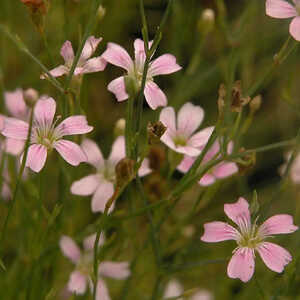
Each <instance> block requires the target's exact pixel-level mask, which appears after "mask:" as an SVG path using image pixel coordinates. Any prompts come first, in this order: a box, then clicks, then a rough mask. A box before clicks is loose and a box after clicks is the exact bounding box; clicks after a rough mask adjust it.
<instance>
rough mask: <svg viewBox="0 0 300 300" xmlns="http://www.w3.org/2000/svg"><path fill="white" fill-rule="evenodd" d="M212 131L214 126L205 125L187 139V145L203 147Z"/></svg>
mask: <svg viewBox="0 0 300 300" xmlns="http://www.w3.org/2000/svg"><path fill="white" fill-rule="evenodd" d="M213 131H214V127H213V126H211V127H206V128H204V129H202V130H200V131H199V132H197V133H195V134H193V135H192V136H191V137H190V139H189V140H188V145H189V146H191V147H196V148H200V149H202V148H204V147H205V145H206V144H207V142H208V140H209V138H210V136H211V134H212V133H213Z"/></svg>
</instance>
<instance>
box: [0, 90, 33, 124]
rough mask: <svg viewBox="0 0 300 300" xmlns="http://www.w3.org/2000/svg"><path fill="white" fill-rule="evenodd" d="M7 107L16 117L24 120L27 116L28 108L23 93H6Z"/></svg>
mask: <svg viewBox="0 0 300 300" xmlns="http://www.w3.org/2000/svg"><path fill="white" fill-rule="evenodd" d="M4 99H5V106H6V108H7V110H8V111H9V113H10V114H11V115H12V116H13V117H15V118H20V119H24V118H25V117H26V115H27V112H28V110H27V106H26V103H25V101H24V98H23V91H22V90H21V89H16V90H15V91H14V92H6V93H4Z"/></svg>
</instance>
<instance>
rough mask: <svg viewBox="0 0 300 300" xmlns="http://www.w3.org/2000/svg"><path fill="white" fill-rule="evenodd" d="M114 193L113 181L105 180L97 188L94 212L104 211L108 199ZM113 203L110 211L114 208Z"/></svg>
mask: <svg viewBox="0 0 300 300" xmlns="http://www.w3.org/2000/svg"><path fill="white" fill-rule="evenodd" d="M113 194H114V185H113V184H112V183H111V182H108V181H104V182H103V183H102V184H101V185H100V186H99V187H98V189H97V190H96V192H95V194H94V196H93V198H92V212H94V213H95V212H100V211H101V212H104V210H105V205H106V203H107V201H108V200H109V199H110V198H111V196H112V195H113ZM113 208H114V207H113V205H112V206H111V207H110V209H109V212H111V211H112V210H113Z"/></svg>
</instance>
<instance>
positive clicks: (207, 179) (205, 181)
mask: <svg viewBox="0 0 300 300" xmlns="http://www.w3.org/2000/svg"><path fill="white" fill-rule="evenodd" d="M215 182H216V178H215V176H213V175H211V174H205V175H204V176H203V177H202V178H201V179H200V180H199V181H198V183H199V184H200V185H202V186H209V185H211V184H213V183H215Z"/></svg>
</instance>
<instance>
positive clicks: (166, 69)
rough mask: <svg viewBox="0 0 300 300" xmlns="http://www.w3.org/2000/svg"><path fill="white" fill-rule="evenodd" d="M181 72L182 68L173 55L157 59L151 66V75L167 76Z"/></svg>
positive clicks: (165, 55)
mask: <svg viewBox="0 0 300 300" xmlns="http://www.w3.org/2000/svg"><path fill="white" fill-rule="evenodd" d="M179 70H181V67H180V66H179V65H178V64H177V63H176V57H175V56H174V55H171V54H164V55H162V56H160V57H158V58H156V59H155V60H154V61H153V62H152V63H151V65H150V68H149V75H150V76H157V75H166V74H171V73H174V72H177V71H179Z"/></svg>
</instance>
